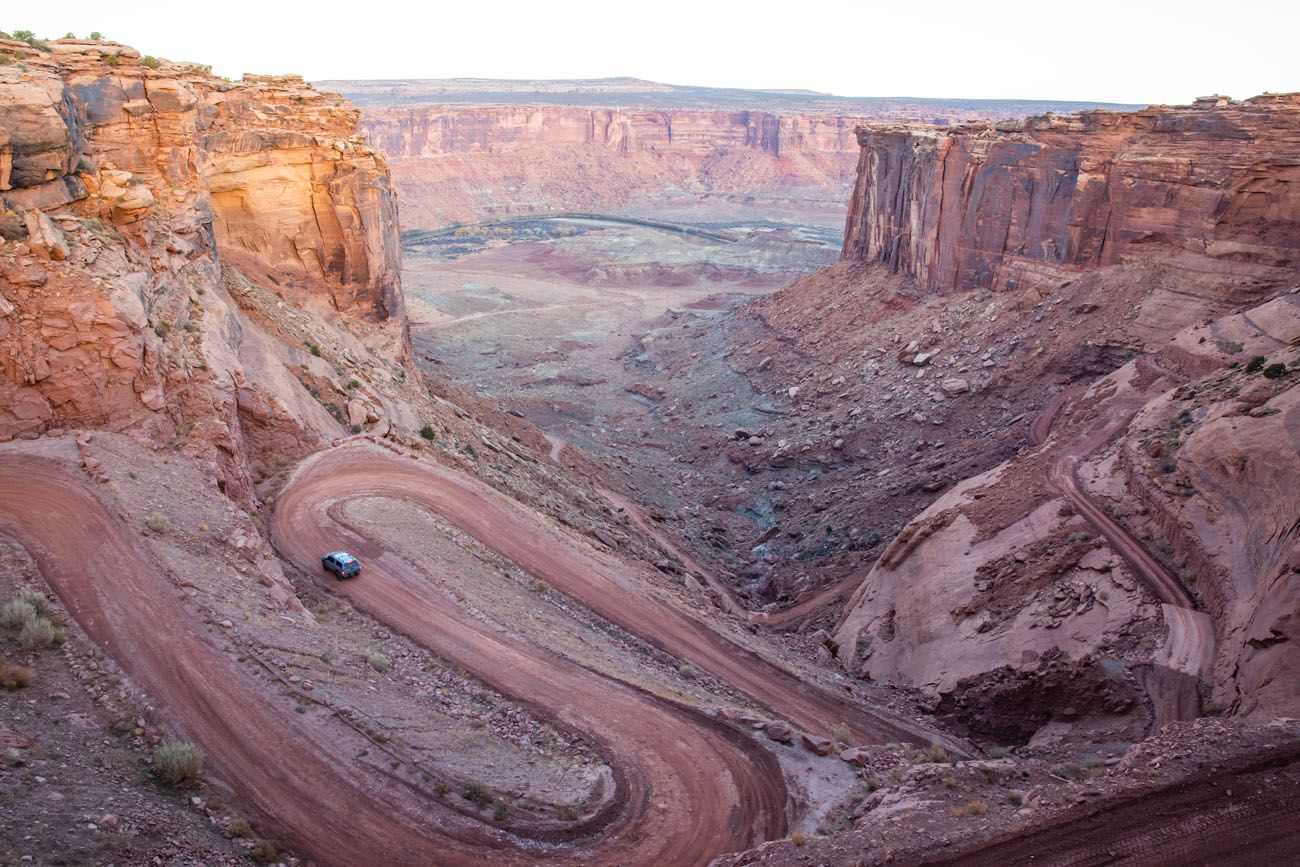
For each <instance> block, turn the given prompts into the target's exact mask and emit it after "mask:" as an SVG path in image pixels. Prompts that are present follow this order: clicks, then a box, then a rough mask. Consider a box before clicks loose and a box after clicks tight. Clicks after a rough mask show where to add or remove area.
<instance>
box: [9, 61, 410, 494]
mask: <svg viewBox="0 0 1300 867" xmlns="http://www.w3.org/2000/svg"><path fill="white" fill-rule="evenodd" d="M0 51H3V52H4V53H5V56H6V57H8V58H9V60H8V62H5V63H0V201H2V202H3V205H4V209H3V213H2V214H0V236H3V245H2V246H0V440H2V439H9V438H13V437H17V436H28V437H31V436H36V435H39V434H40V433H41V432H44V431H49V430H53V429H57V428H62V427H110V428H114V429H118V430H123V429H132V430H138V431H140V432H142V433H143V434H144V435H145V436H146V438H148V439H150V440H152V441H155V442H158V441H164V440H168V439H171V438H174V437H182V438H186V439H187V440H192V441H195V442H202V443H204V444H206V446H205V448H206V458H207V460H208V461H209V463H210V469H211V472H212V475H213V478H214V480H215V481H216V482H217V483H218V484H220V485H221V486H222V489H223V490H226V491H228V492H229V493H230V494H231V495H232V496H235V497H236V498H241V499H244V500H247V499H249V498H250V497H251V496H252V495H251V487H252V480H251V475H250V467H249V465H248V460H249V455H250V454H256V453H258V452H259V451H261V452H265V453H266V456H267V458H268V460H272V461H273V460H274V459H275V457H276V456H277V455H278V456H279V457H280V458H283V457H285V456H286V455H291V454H292V453H293V452H294V450H295V449H298V448H305V447H309V446H310V445H311V444H312V443H318V442H321V441H324V440H327V438H328V437H330V436H334V435H337V433H338V432H339V431H340V430H341V429H342V428H341V426H340V425H339V423H338V422H337V421H336V420H335V419H334V418H331V416H330V415H329V414H328V413H326V412H325V411H324V408H323V406H322V404H321V403H319V402H317V401H316V400H314V399H312V398H311V397H310V396H308V392H307V390H306V389H305V388H303V387H302V386H301V385H300V384H299V382H298V379H297V378H295V377H296V376H297V374H293V373H291V372H290V370H291V368H292V369H301V370H303V371H306V370H307V369H308V363H311V362H313V361H319V358H318V357H317V358H316V359H313V358H311V357H308V353H307V351H306V350H305V349H303V348H302V347H303V345H304V338H303V337H298V339H297V341H296V342H297V344H298V348H297V350H296V351H297V352H298V353H299V354H301V355H302V356H303V358H301V359H289V358H287V357H282V356H285V352H286V351H285V350H284V349H283V346H282V344H277V343H276V342H275V341H273V340H266V339H265V335H263V334H262V332H261V329H260V326H259V324H258V323H257V322H255V321H252V320H251V319H249V318H248V317H247V316H244V315H242V314H241V311H240V309H239V308H240V307H241V306H242V302H240V301H239V300H238V299H236V298H235V297H234V295H233V294H232V293H231V292H230V291H228V290H229V289H230V288H231V287H232V286H234V285H236V284H238V285H241V286H244V285H246V284H247V278H251V279H252V280H254V281H258V282H261V283H262V285H265V286H270V287H273V288H274V291H275V292H276V293H277V295H278V297H280V298H285V299H292V300H294V301H301V302H303V303H304V304H306V305H309V306H312V307H314V308H317V309H319V310H321V311H324V312H325V313H327V314H329V315H331V316H335V317H342V318H344V319H346V320H348V321H352V322H354V323H356V327H358V328H361V327H366V328H369V329H370V330H371V331H373V332H374V335H373V336H374V341H373V342H374V345H387V346H388V347H389V348H390V349H391V352H392V355H393V357H394V358H396V359H401V358H404V357H405V348H406V345H407V344H406V341H405V331H404V328H405V322H404V319H403V317H402V301H401V285H400V282H399V276H398V274H399V232H398V227H397V221H396V217H397V215H396V206H395V195H394V193H393V190H392V187H391V184H390V181H389V176H388V171H387V168H386V166H385V164H384V162H383V160H382V158H381V157H379V156H377V155H376V154H375V153H374V152H373V151H372V150H371V149H370V148H369V147H368V146H367V145H366V144H365V143H364V141H363V140H362V139H361V137H360V136H359V135H358V134H357V132H356V128H355V123H356V116H357V115H356V112H355V110H353V109H352V108H350V107H349V106H348V105H347V103H346V102H344V101H343V100H342V99H341V98H339V97H335V96H331V95H326V94H321V93H317V92H316V91H314V90H313V89H312V88H310V87H308V86H307V85H305V84H303V83H302V81H301V80H300V79H297V78H292V77H289V78H282V79H271V78H259V77H251V76H250V77H249V78H247V79H245V80H244V81H243V82H240V83H230V82H227V81H224V80H222V79H219V78H216V77H214V76H212V75H211V74H210V73H209V72H208V71H207V69H206V68H204V67H199V66H195V65H191V64H175V63H171V62H167V61H155V60H153V59H152V58H148V59H147V61H148V62H145V59H142V58H141V57H140V55H139V54H138V52H135V51H134V50H133V49H130V48H128V47H126V46H122V45H117V44H114V43H108V42H92V41H78V40H56V41H52V42H51V43H49V50H48V51H38V50H36V49H34V48H32V47H30V46H28V45H27V44H25V43H22V42H15V41H10V40H3V42H2V43H0ZM233 266H238V268H239V269H240V271H239V273H236V272H235V271H234V270H233ZM247 285H251V284H247ZM251 291H252V290H251V289H250V290H249V293H251ZM246 294H248V293H246ZM279 307H280V308H283V307H285V305H284V304H283V303H280V304H279ZM311 340H318V341H320V342H321V343H328V340H327V339H326V337H325V336H324V335H323V334H318V335H316V336H312V337H309V338H307V342H310V341H311ZM292 351H293V350H289V352H292ZM312 354H313V355H318V354H319V353H318V351H317V352H313V353H312ZM290 361H298V362H303V363H301V364H293V365H291V364H290Z"/></svg>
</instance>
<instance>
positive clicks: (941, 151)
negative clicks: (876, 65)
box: [842, 94, 1300, 292]
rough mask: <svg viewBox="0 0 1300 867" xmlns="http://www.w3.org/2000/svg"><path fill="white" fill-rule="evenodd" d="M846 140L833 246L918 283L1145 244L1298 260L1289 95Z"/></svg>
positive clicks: (1299, 125) (985, 284)
mask: <svg viewBox="0 0 1300 867" xmlns="http://www.w3.org/2000/svg"><path fill="white" fill-rule="evenodd" d="M858 141H859V142H860V144H861V146H862V149H861V153H860V155H859V158H858V179H857V185H856V187H855V188H854V192H853V198H852V200H851V205H850V212H849V216H848V220H847V223H846V227H845V239H844V249H843V254H842V258H843V259H846V260H850V261H858V262H868V261H873V262H882V263H884V264H886V265H888V266H889V267H890V268H891V269H893V270H895V271H899V272H903V273H906V274H909V275H911V276H913V277H915V278H916V280H917V282H918V283H919V284H920V285H921V287H922V288H924V289H927V290H930V291H938V292H948V291H955V290H962V289H968V288H975V287H982V288H988V289H996V290H1005V289H1015V288H1017V287H1020V286H1023V285H1028V284H1032V283H1033V282H1034V280H1035V277H1036V276H1038V275H1043V274H1045V273H1046V274H1052V275H1055V274H1056V273H1058V272H1059V271H1061V270H1062V269H1064V270H1073V269H1088V268H1095V267H1099V266H1103V265H1110V264H1114V263H1117V262H1119V261H1121V260H1122V259H1124V258H1126V257H1129V256H1134V255H1140V254H1142V253H1144V252H1146V251H1152V250H1157V251H1160V252H1162V253H1165V254H1171V255H1174V256H1178V257H1179V258H1181V259H1183V260H1193V259H1195V260H1200V262H1201V264H1202V265H1203V266H1205V267H1214V263H1215V260H1218V261H1219V262H1227V261H1233V262H1245V263H1254V264H1259V265H1265V266H1295V265H1297V264H1300V223H1297V218H1296V215H1297V214H1300V95H1295V94H1293V95H1288V96H1261V97H1256V98H1254V99H1250V100H1246V101H1244V102H1240V103H1236V102H1230V101H1228V100H1215V99H1209V100H1202V101H1198V103H1197V104H1196V105H1195V106H1191V107H1178V108H1168V107H1155V108H1148V109H1144V110H1142V111H1135V112H1103V111H1096V112H1083V113H1080V114H1077V115H1070V116H1063V117H1056V116H1052V115H1047V116H1044V117H1035V118H1029V119H1028V120H1025V121H1023V122H1006V121H1003V122H999V123H996V124H967V125H963V126H960V127H957V128H955V129H954V130H952V131H950V132H935V131H932V130H925V131H922V130H905V129H897V128H895V129H889V128H873V127H863V128H860V129H859V130H858ZM1193 266H1194V267H1195V265H1193Z"/></svg>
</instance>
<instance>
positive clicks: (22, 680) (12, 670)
mask: <svg viewBox="0 0 1300 867" xmlns="http://www.w3.org/2000/svg"><path fill="white" fill-rule="evenodd" d="M35 677H36V672H34V671H32V670H31V669H30V668H28V667H27V666H25V665H14V664H13V663H9V662H3V661H0V689H9V690H13V689H22V688H23V687H25V686H27V685H28V684H30V683H31V682H32V679H33V678H35Z"/></svg>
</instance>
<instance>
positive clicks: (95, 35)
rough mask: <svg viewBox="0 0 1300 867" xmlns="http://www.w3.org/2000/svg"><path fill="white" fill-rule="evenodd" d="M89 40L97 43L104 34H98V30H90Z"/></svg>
mask: <svg viewBox="0 0 1300 867" xmlns="http://www.w3.org/2000/svg"><path fill="white" fill-rule="evenodd" d="M90 38H91V39H94V40H95V41H99V40H100V39H103V38H104V34H102V33H100V32H99V31H98V30H92V31H90Z"/></svg>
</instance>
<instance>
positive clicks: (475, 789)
mask: <svg viewBox="0 0 1300 867" xmlns="http://www.w3.org/2000/svg"><path fill="white" fill-rule="evenodd" d="M463 797H464V798H465V800H466V801H469V802H470V803H471V804H473V805H474V809H476V810H482V809H483V808H484V807H486V806H488V805H489V804H491V803H492V795H491V793H490V792H488V790H487V789H485V788H483V787H482V786H481V785H479V784H478V783H470V784H469V785H468V786H466V787H465V794H464V796H463Z"/></svg>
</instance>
